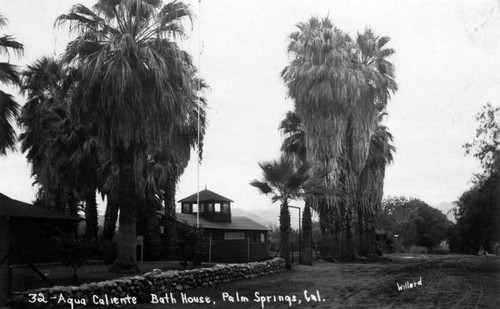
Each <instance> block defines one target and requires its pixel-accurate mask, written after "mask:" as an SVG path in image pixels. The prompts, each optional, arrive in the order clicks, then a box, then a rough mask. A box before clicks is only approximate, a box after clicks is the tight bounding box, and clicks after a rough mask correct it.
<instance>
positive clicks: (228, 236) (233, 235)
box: [224, 232, 245, 240]
mask: <svg viewBox="0 0 500 309" xmlns="http://www.w3.org/2000/svg"><path fill="white" fill-rule="evenodd" d="M236 239H245V233H244V232H224V240H236Z"/></svg>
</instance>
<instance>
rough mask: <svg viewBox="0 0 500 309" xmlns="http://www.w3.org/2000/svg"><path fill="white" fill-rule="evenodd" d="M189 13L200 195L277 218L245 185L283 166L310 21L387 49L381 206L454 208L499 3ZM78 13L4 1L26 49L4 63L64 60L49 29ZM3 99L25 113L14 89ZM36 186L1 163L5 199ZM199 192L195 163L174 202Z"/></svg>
mask: <svg viewBox="0 0 500 309" xmlns="http://www.w3.org/2000/svg"><path fill="white" fill-rule="evenodd" d="M185 2H186V3H188V4H189V5H191V8H192V10H193V12H194V13H195V14H196V16H197V17H196V18H195V19H194V20H193V26H192V27H191V25H190V24H188V25H187V28H186V29H187V32H188V38H187V39H185V40H184V41H183V42H182V43H181V45H182V46H183V47H184V48H185V49H186V50H187V51H189V52H190V53H191V54H192V55H193V56H194V57H195V60H196V61H197V62H198V61H199V64H200V74H201V76H202V77H203V78H204V79H205V80H206V82H207V83H208V85H209V86H210V90H209V91H208V92H206V94H205V95H206V98H207V101H208V107H209V110H208V128H207V133H206V136H205V147H204V152H203V162H202V165H201V167H200V170H199V173H200V182H199V183H200V189H204V188H205V187H207V188H208V189H209V190H212V191H215V192H217V193H219V194H221V195H223V196H226V197H228V198H230V199H232V200H234V201H235V203H234V204H233V207H237V208H241V209H244V210H246V211H255V212H258V211H259V210H260V209H275V210H276V213H278V205H273V204H271V201H270V199H269V198H268V197H266V196H263V195H261V194H259V192H258V191H257V189H256V188H254V187H252V186H250V185H249V182H250V181H251V180H253V179H256V178H260V177H261V170H260V168H259V166H258V162H261V161H266V160H272V159H275V158H277V157H278V156H279V148H280V145H281V141H282V136H281V134H280V132H279V131H278V126H279V123H280V122H281V120H282V119H283V118H284V116H285V114H286V112H287V111H289V110H292V109H293V101H292V100H291V99H290V98H289V97H287V91H286V88H285V85H284V83H283V81H282V79H281V78H280V72H281V71H282V70H283V68H284V67H285V66H286V65H287V64H288V63H289V61H290V58H289V56H288V55H287V52H286V50H287V44H288V36H289V35H290V33H292V32H294V31H296V25H297V24H298V23H299V22H306V21H307V20H308V19H309V18H310V17H312V16H317V17H325V16H328V17H329V18H330V20H331V21H332V22H333V23H334V24H335V25H336V26H337V27H338V28H340V29H342V30H343V31H345V32H347V33H349V34H351V35H352V36H354V35H355V34H356V33H357V32H361V31H363V30H364V29H365V28H366V27H369V28H371V29H372V30H373V31H374V32H375V33H376V34H378V35H382V36H389V37H390V38H391V40H390V42H389V44H388V45H389V47H392V48H394V49H395V51H396V53H395V55H394V56H393V57H392V58H391V61H392V62H393V63H394V64H395V68H396V81H397V83H398V86H399V90H398V91H397V92H396V93H395V94H394V95H393V97H392V99H391V100H390V102H389V104H388V108H387V112H388V114H389V116H388V119H387V121H386V125H387V126H388V127H389V130H390V131H391V133H392V134H393V136H394V145H395V147H396V149H397V152H396V154H395V156H394V163H393V164H392V165H391V166H389V167H388V168H387V171H386V178H385V188H384V192H385V196H394V195H398V196H399V195H404V196H410V197H415V198H419V199H421V200H423V201H425V202H427V203H428V204H430V205H435V204H438V203H442V202H452V201H455V200H457V199H458V198H459V196H460V195H461V193H462V192H464V191H465V190H467V189H468V188H469V187H470V184H471V183H470V180H471V178H472V176H473V174H474V173H478V172H479V171H480V166H479V162H477V161H476V160H475V159H474V158H471V157H466V156H465V155H464V150H463V148H462V145H463V144H465V143H466V142H470V141H471V140H472V138H473V137H474V134H475V130H476V128H477V122H476V120H475V115H476V114H477V113H478V112H479V111H480V110H481V107H482V106H483V105H485V104H486V103H487V102H490V103H492V104H494V105H497V106H498V105H499V104H500V87H499V83H500V76H499V74H500V45H499V44H500V43H498V42H499V41H500V40H499V39H498V38H499V35H500V11H499V2H498V1H461V2H456V1H332V0H330V1H305V0H296V1H281V0H280V1H278V0H274V1H260V0H252V1H235V0H230V1H219V0H202V1H201V9H200V6H199V2H198V1H192V0H191V1H185ZM75 3H82V4H85V5H88V6H90V5H92V4H93V3H95V1H94V0H92V1H79V2H78V1H68V0H64V1H63V0H45V1H39V0H16V1H14V0H0V14H2V15H3V16H5V17H7V18H8V20H9V24H8V25H7V27H4V28H2V29H0V35H1V34H4V33H5V34H11V35H14V36H15V37H16V38H17V40H18V41H20V42H22V43H23V44H24V45H25V52H24V57H22V58H20V59H19V58H16V57H15V56H14V55H11V57H10V61H11V62H12V63H15V64H18V65H20V66H21V67H23V66H25V65H27V64H30V63H32V62H33V61H35V60H36V59H37V58H39V57H41V56H44V55H59V54H60V53H62V52H63V51H64V47H65V44H66V43H67V42H68V40H69V39H70V36H69V35H68V33H67V31H64V29H54V28H53V24H54V20H55V18H56V17H57V16H58V15H60V14H63V13H66V12H67V11H68V10H69V8H70V7H71V6H72V5H73V4H75ZM200 29H201V32H200V31H199V30H200ZM200 33H201V36H200ZM200 45H201V46H202V50H201V56H200V57H198V54H199V46H200ZM0 57H2V61H5V58H4V57H5V56H4V55H0ZM0 89H2V90H5V91H9V92H10V93H12V94H16V96H17V98H18V102H19V103H20V104H23V102H24V98H23V97H22V96H20V95H18V94H17V91H16V90H15V89H11V88H7V87H5V86H4V85H0ZM192 157H194V154H193V155H192ZM32 182H33V180H32V179H31V178H30V166H29V164H28V163H27V162H26V160H25V158H24V156H23V155H22V154H21V153H20V152H17V153H9V154H8V156H6V157H0V192H2V193H3V194H5V195H7V196H9V197H11V198H15V199H18V200H21V201H25V202H31V201H32V200H33V199H34V197H35V193H36V190H35V188H33V187H32ZM196 190H197V166H196V160H191V162H190V164H189V166H188V168H187V169H186V171H185V173H184V174H183V175H182V176H181V178H180V182H179V185H178V191H177V197H176V199H177V200H179V199H182V198H184V197H186V196H188V195H191V194H193V193H195V192H196ZM297 204H299V205H300V203H297ZM100 209H101V212H102V211H103V207H102V206H101V208H100ZM292 213H295V212H292ZM294 216H296V214H294ZM294 220H296V219H294V218H292V221H294Z"/></svg>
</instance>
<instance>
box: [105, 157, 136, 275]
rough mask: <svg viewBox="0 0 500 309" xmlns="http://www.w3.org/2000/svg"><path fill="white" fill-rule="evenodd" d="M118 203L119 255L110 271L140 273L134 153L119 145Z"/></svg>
mask: <svg viewBox="0 0 500 309" xmlns="http://www.w3.org/2000/svg"><path fill="white" fill-rule="evenodd" d="M118 168H119V184H118V205H119V207H120V219H119V220H120V221H119V224H120V226H119V229H118V256H117V258H116V260H115V261H114V262H113V265H111V267H110V269H109V271H110V272H116V273H138V272H139V267H138V266H137V264H136V261H137V255H136V236H137V233H136V222H137V198H136V193H135V192H136V188H135V178H134V154H133V152H132V150H131V149H127V150H125V149H124V148H123V147H118Z"/></svg>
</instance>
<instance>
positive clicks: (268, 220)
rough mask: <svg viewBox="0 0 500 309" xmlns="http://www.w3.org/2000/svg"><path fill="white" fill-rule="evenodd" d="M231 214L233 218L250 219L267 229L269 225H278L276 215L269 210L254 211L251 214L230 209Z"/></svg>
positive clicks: (241, 210)
mask: <svg viewBox="0 0 500 309" xmlns="http://www.w3.org/2000/svg"><path fill="white" fill-rule="evenodd" d="M231 214H232V215H233V216H234V217H247V218H250V219H252V220H253V221H255V222H257V223H259V224H261V225H263V226H265V227H269V226H270V225H271V224H275V225H277V224H279V218H278V216H279V215H278V214H277V212H276V214H275V212H274V211H271V210H267V209H265V210H262V209H256V210H254V211H252V212H250V211H246V210H243V209H240V208H231Z"/></svg>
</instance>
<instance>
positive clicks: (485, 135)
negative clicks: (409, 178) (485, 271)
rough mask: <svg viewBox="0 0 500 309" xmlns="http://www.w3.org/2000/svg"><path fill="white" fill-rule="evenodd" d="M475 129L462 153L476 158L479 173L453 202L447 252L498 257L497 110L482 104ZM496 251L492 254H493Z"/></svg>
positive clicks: (499, 112)
mask: <svg viewBox="0 0 500 309" xmlns="http://www.w3.org/2000/svg"><path fill="white" fill-rule="evenodd" d="M476 120H477V121H478V122H479V127H478V129H477V130H476V137H475V138H474V140H473V141H472V142H471V143H466V144H465V145H464V148H465V151H466V154H468V155H471V154H472V155H473V156H474V157H475V158H477V159H479V161H480V162H481V166H482V168H483V171H482V172H481V173H480V174H478V175H475V176H474V179H473V186H472V187H471V188H470V189H469V190H467V191H465V192H464V193H463V194H462V195H461V196H460V198H459V199H458V200H457V201H456V202H455V208H454V209H453V212H454V214H455V218H456V219H457V223H456V225H454V226H453V227H452V228H451V229H450V231H449V245H450V249H451V250H452V251H455V252H463V253H468V254H477V253H478V252H479V251H481V249H482V250H484V251H487V252H490V253H497V254H498V247H499V242H500V107H495V106H493V105H491V104H490V103H488V104H486V105H485V106H484V107H483V109H482V111H481V112H480V113H479V114H478V115H477V116H476ZM495 251H496V252H495Z"/></svg>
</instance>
